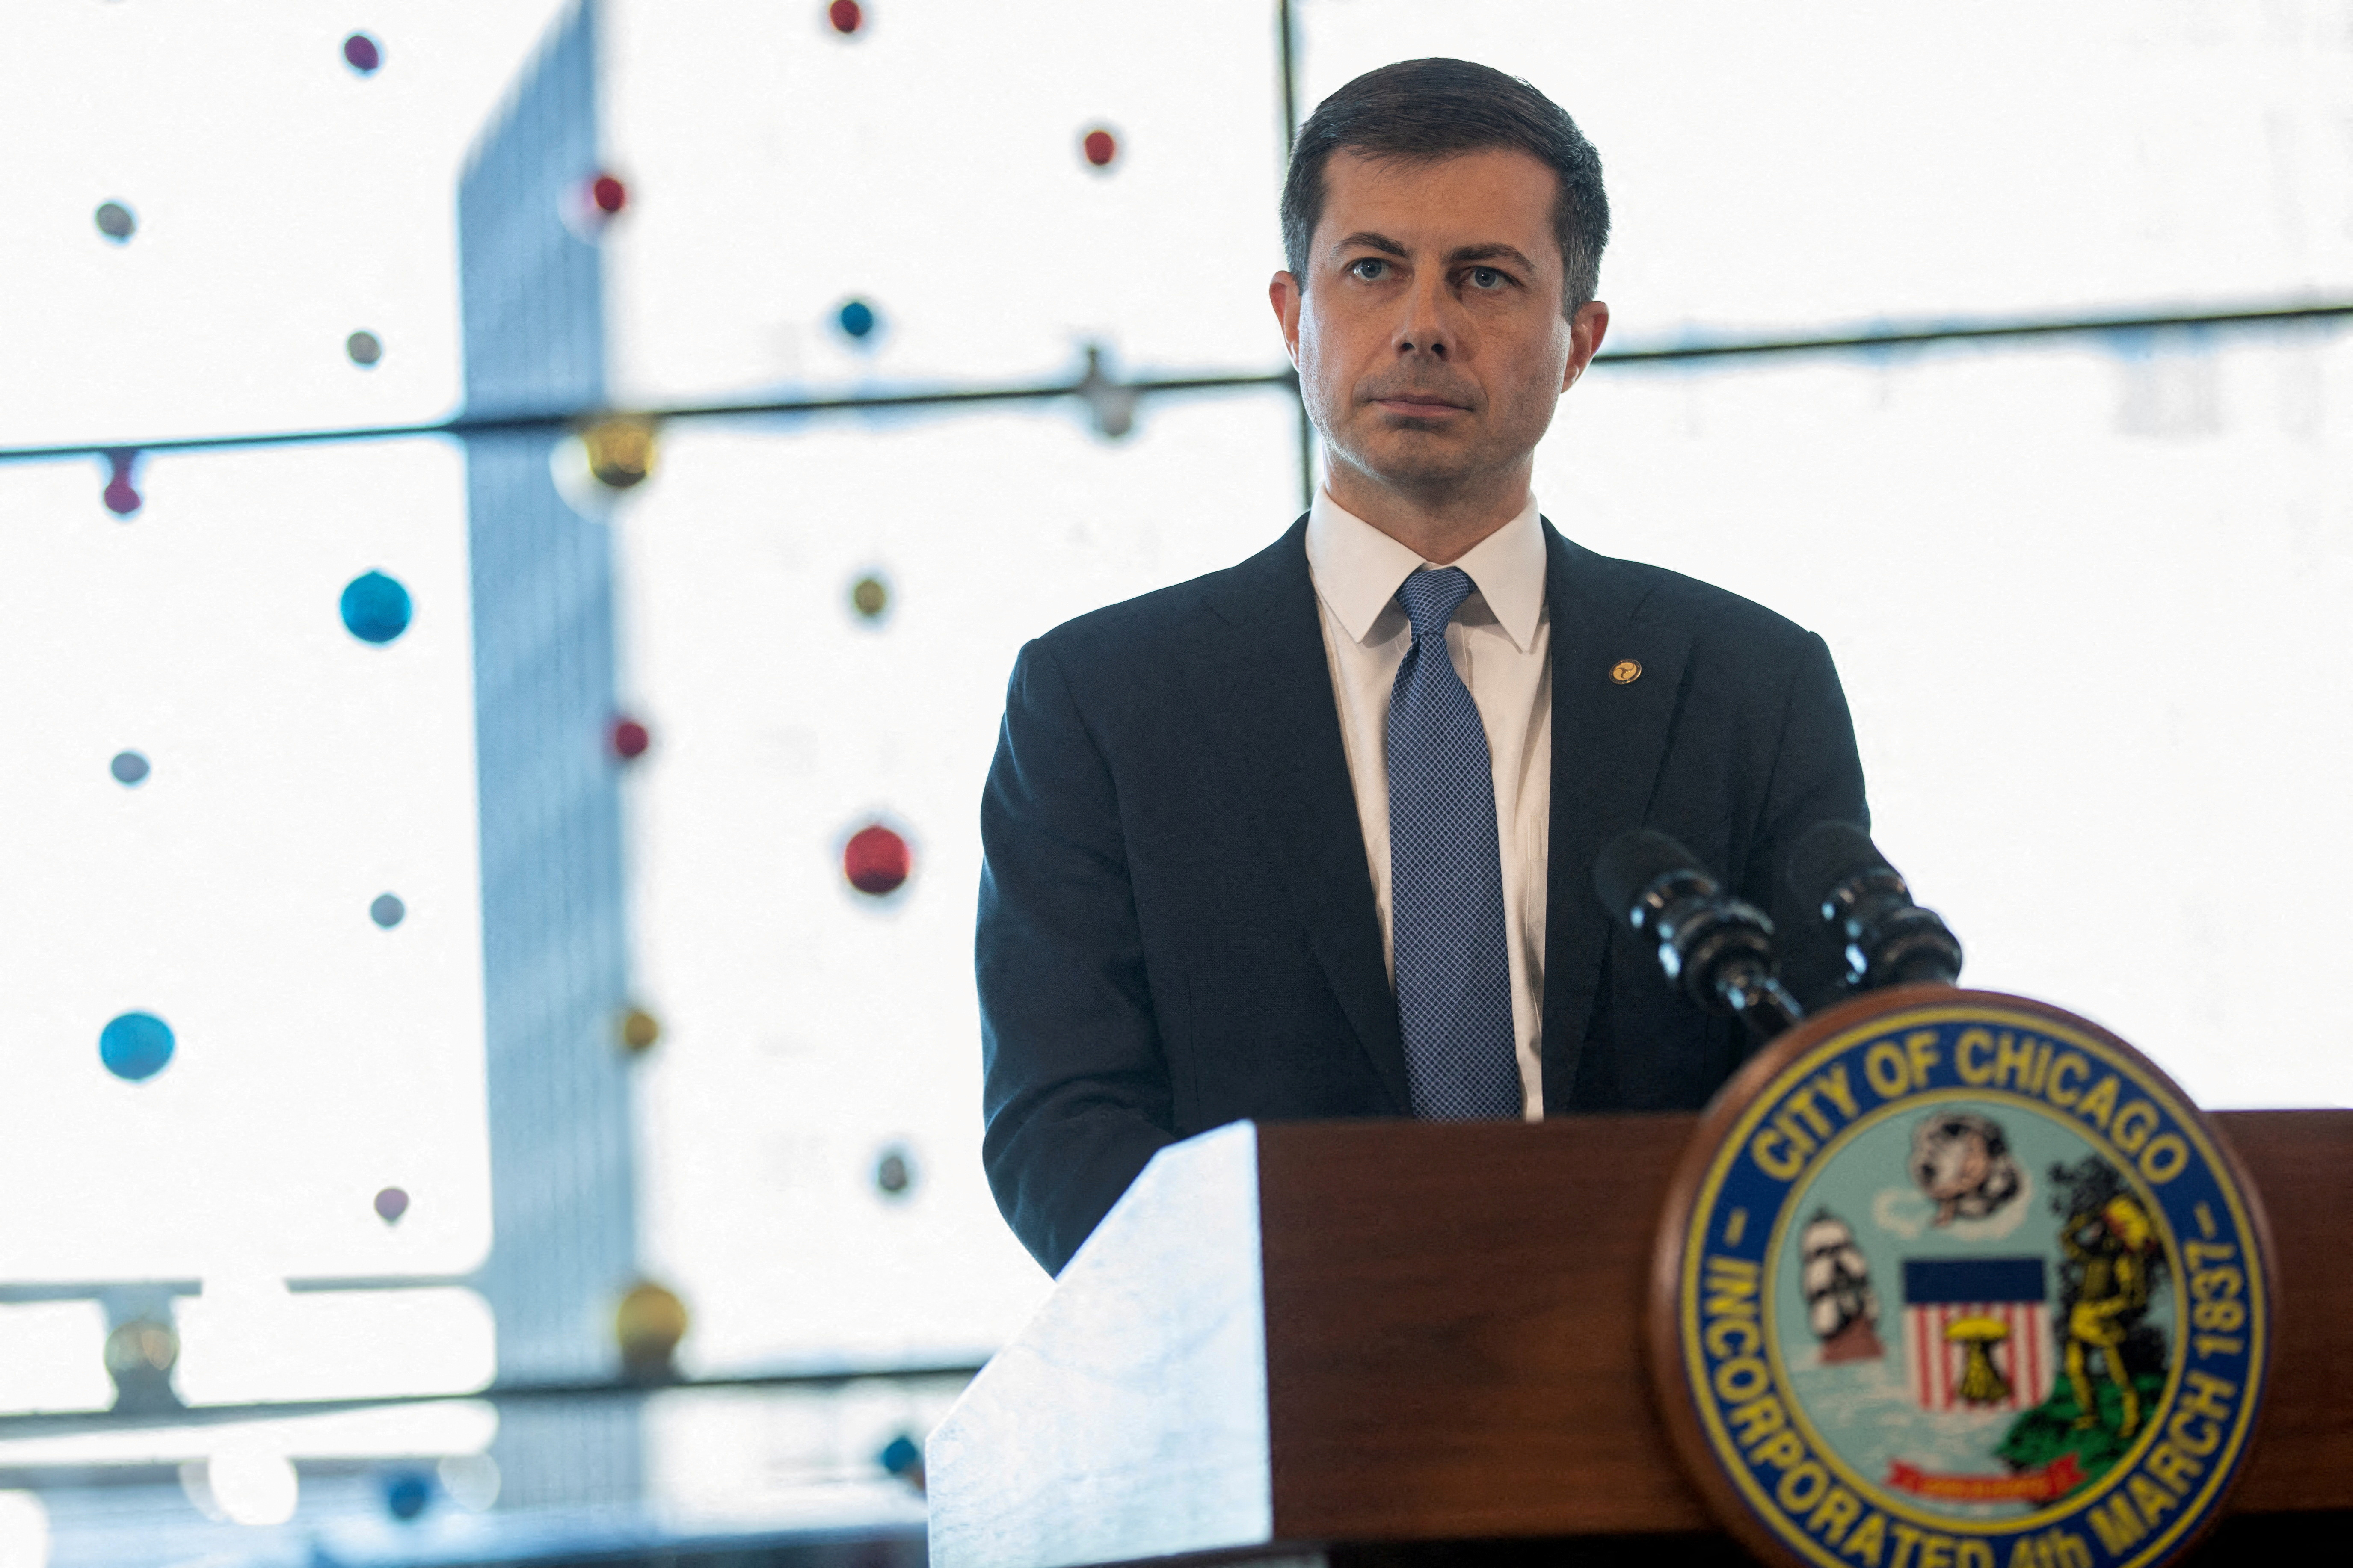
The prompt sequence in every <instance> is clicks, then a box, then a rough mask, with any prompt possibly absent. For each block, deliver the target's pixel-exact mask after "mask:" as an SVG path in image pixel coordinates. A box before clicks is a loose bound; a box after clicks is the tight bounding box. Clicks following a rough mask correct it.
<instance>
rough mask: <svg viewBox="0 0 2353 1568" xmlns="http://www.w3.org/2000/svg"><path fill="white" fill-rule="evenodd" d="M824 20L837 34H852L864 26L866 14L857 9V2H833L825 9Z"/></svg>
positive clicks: (854, 0) (840, 0)
mask: <svg viewBox="0 0 2353 1568" xmlns="http://www.w3.org/2000/svg"><path fill="white" fill-rule="evenodd" d="M825 19H826V20H827V21H828V22H830V23H832V24H833V30H834V31H835V32H837V33H845V34H846V33H854V32H856V31H858V29H859V28H860V27H862V26H865V25H866V13H865V12H864V11H862V10H860V9H859V5H858V0H833V4H832V5H828V6H827V7H826V8H825Z"/></svg>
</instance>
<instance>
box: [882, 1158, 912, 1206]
mask: <svg viewBox="0 0 2353 1568" xmlns="http://www.w3.org/2000/svg"><path fill="white" fill-rule="evenodd" d="M914 1184H915V1164H914V1162H913V1160H911V1159H909V1158H908V1156H907V1152H906V1151H905V1150H904V1149H885V1150H883V1151H882V1157H881V1159H879V1160H877V1161H875V1162H874V1185H875V1188H876V1190H877V1191H879V1192H881V1194H883V1195H884V1196H886V1197H893V1198H899V1197H904V1196H906V1195H907V1193H908V1191H909V1190H910V1189H911V1188H913V1186H914Z"/></svg>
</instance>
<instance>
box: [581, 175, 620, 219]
mask: <svg viewBox="0 0 2353 1568" xmlns="http://www.w3.org/2000/svg"><path fill="white" fill-rule="evenodd" d="M588 199H589V200H590V201H591V202H594V203H595V204H596V210H597V211H598V212H600V213H603V214H605V215H606V216H607V217H609V216H612V215H613V214H615V213H617V212H619V211H620V210H621V209H622V208H623V207H625V206H628V205H629V187H628V186H627V185H625V184H621V182H620V181H619V180H617V179H616V178H614V177H613V176H612V175H610V174H599V175H597V176H596V178H595V179H594V180H592V181H590V182H589V184H588Z"/></svg>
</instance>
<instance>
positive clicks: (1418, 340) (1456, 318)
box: [1396, 272, 1462, 359]
mask: <svg viewBox="0 0 2353 1568" xmlns="http://www.w3.org/2000/svg"><path fill="white" fill-rule="evenodd" d="M1396 338H1397V352H1398V353H1399V354H1400V355H1406V354H1416V353H1424V354H1429V355H1430V356H1431V357H1432V358H1435V359H1449V358H1452V357H1454V356H1455V355H1457V354H1459V353H1461V347H1462V342H1461V312H1460V310H1457V309H1456V305H1455V300H1454V296H1453V295H1452V294H1451V292H1449V291H1448V289H1447V287H1446V278H1445V275H1444V273H1443V272H1439V273H1434V274H1432V273H1426V274H1424V275H1423V276H1421V277H1419V278H1417V279H1415V280H1414V285H1413V287H1412V288H1411V289H1408V290H1407V291H1406V298H1405V314H1404V317H1403V319H1402V320H1400V321H1398V330H1397V334H1396Z"/></svg>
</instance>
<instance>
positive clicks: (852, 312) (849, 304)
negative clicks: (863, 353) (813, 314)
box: [833, 300, 881, 338]
mask: <svg viewBox="0 0 2353 1568" xmlns="http://www.w3.org/2000/svg"><path fill="white" fill-rule="evenodd" d="M833 319H834V322H835V324H836V325H838V326H839V327H840V328H841V330H842V331H843V333H844V334H845V335H847V336H849V337H852V338H867V337H871V336H872V335H873V334H874V329H875V328H876V327H877V326H878V325H880V324H881V318H879V317H877V316H876V315H875V314H874V307H873V306H871V305H870V304H868V303H867V302H866V301H865V300H844V301H843V302H842V306H841V309H840V310H838V311H836V312H835V313H834V318H833Z"/></svg>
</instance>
